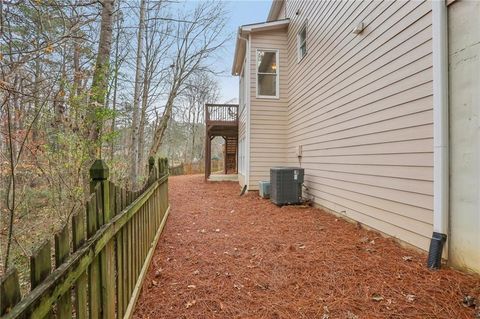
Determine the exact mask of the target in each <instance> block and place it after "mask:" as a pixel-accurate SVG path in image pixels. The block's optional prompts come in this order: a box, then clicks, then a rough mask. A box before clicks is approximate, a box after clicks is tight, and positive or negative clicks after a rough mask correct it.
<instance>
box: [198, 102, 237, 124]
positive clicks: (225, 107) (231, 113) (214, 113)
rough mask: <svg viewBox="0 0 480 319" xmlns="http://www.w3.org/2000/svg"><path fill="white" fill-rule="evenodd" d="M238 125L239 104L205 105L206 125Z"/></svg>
mask: <svg viewBox="0 0 480 319" xmlns="http://www.w3.org/2000/svg"><path fill="white" fill-rule="evenodd" d="M212 122H213V123H218V124H220V123H222V122H223V123H237V122H238V104H205V123H206V124H207V125H208V124H210V123H212Z"/></svg>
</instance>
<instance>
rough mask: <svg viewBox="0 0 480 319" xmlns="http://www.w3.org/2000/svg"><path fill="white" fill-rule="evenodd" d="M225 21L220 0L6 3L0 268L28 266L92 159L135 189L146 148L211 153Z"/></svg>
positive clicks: (83, 185)
mask: <svg viewBox="0 0 480 319" xmlns="http://www.w3.org/2000/svg"><path fill="white" fill-rule="evenodd" d="M225 21H226V11H225V8H224V6H223V4H222V3H221V2H219V1H210V2H208V1H202V2H189V3H187V4H186V3H185V2H182V1H171V0H160V1H158V0H136V1H130V0H99V1H91V0H10V1H0V72H1V74H0V103H1V104H0V150H1V152H0V154H1V155H0V179H1V180H0V182H1V189H0V275H1V274H2V273H4V272H5V271H6V270H7V269H8V267H10V266H13V265H15V266H16V267H17V268H19V270H20V275H21V276H26V275H27V274H26V273H24V272H23V271H22V270H23V269H26V267H25V266H26V265H27V264H28V262H29V256H30V254H31V251H32V248H34V247H33V245H35V244H39V243H41V242H42V240H43V239H45V238H47V237H49V236H50V235H51V234H52V233H53V232H54V231H55V230H58V229H59V227H60V226H61V225H63V224H64V223H65V222H66V221H67V220H68V219H69V217H70V216H71V214H72V212H74V211H75V210H76V209H78V208H79V207H82V205H83V203H84V199H85V198H86V196H87V195H88V192H89V187H88V184H89V174H88V169H89V166H90V165H91V163H92V162H93V160H94V159H95V158H100V157H101V158H103V159H104V160H106V161H107V163H108V165H109V167H110V176H111V179H113V180H114V181H115V182H116V183H118V184H119V185H124V186H127V187H130V188H136V187H139V186H140V185H141V184H142V183H143V180H144V179H145V175H146V171H147V159H148V157H149V156H159V155H162V156H165V155H166V156H168V157H169V159H170V160H171V162H173V163H191V162H198V161H203V156H204V153H203V152H204V150H203V146H204V138H205V132H204V131H205V127H204V123H203V120H204V104H205V103H213V102H217V101H218V99H219V87H218V83H217V80H216V75H217V73H216V71H215V61H216V57H217V56H218V55H219V54H221V51H222V48H223V45H224V44H225V42H226V41H227V40H228V38H229V36H231V35H229V34H226V33H225V31H224V26H225ZM216 144H219V142H217V143H216ZM214 149H216V150H217V153H218V154H221V148H220V146H219V145H217V146H216V148H215V147H214ZM24 288H25V287H24Z"/></svg>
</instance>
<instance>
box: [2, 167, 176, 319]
mask: <svg viewBox="0 0 480 319" xmlns="http://www.w3.org/2000/svg"><path fill="white" fill-rule="evenodd" d="M149 170H150V175H149V178H148V180H147V182H146V184H145V185H144V186H143V187H142V188H141V189H140V190H138V191H135V192H132V191H128V190H125V189H122V188H120V187H118V186H116V185H115V184H113V183H112V182H110V181H109V180H108V167H107V166H106V164H105V163H104V162H103V161H101V160H97V161H96V162H95V163H94V164H93V166H92V168H91V169H90V177H91V185H90V186H91V193H92V194H91V196H90V198H89V200H88V201H87V203H86V209H84V210H81V211H78V212H76V213H75V214H74V215H73V216H72V219H71V224H70V225H66V226H65V227H64V228H63V229H62V230H61V231H60V232H58V233H57V234H55V236H54V252H55V253H54V255H55V268H54V269H52V268H53V267H52V265H51V257H52V252H51V242H50V241H47V242H45V243H43V244H42V245H41V246H40V247H39V248H38V249H37V250H36V251H35V252H34V254H33V255H32V256H31V259H30V279H31V287H32V290H31V291H30V292H29V293H28V294H26V295H25V296H24V297H23V298H22V296H21V293H20V285H19V280H18V273H17V271H16V269H15V268H12V269H10V270H9V271H8V272H7V273H6V274H5V275H4V276H3V277H2V278H0V319H13V318H22V319H23V318H52V317H56V318H59V319H64V318H72V317H75V318H78V319H84V318H130V317H131V315H132V313H133V309H134V306H135V302H136V300H137V297H138V294H139V292H140V287H141V284H142V282H143V279H144V276H145V274H146V270H147V268H148V265H149V263H150V260H151V257H152V255H153V251H154V249H155V246H156V243H157V242H158V239H159V237H160V234H161V232H162V229H163V227H164V225H165V222H166V219H167V217H168V213H169V205H168V161H167V160H166V159H163V158H162V159H159V160H158V161H155V160H154V159H153V158H151V159H150V160H149ZM70 231H71V236H70ZM71 248H72V252H70V250H71Z"/></svg>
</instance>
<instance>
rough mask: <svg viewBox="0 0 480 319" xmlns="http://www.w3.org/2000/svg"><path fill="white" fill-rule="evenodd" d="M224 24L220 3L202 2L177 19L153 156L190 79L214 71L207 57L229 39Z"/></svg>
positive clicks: (151, 151) (154, 138) (151, 150)
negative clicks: (169, 71)
mask: <svg viewBox="0 0 480 319" xmlns="http://www.w3.org/2000/svg"><path fill="white" fill-rule="evenodd" d="M224 25H225V12H224V10H223V4H222V3H221V2H218V3H206V2H205V3H200V4H199V5H198V6H197V8H196V9H195V10H194V12H193V13H192V14H191V15H186V16H185V17H184V19H183V21H178V22H177V27H176V31H175V38H176V43H175V49H176V55H175V57H174V59H173V61H172V65H171V66H172V70H171V74H170V81H169V91H168V95H167V98H166V102H165V108H164V110H163V115H162V118H161V120H160V123H159V125H158V126H157V127H156V129H155V132H154V136H153V141H152V145H151V147H150V152H149V154H150V155H155V154H156V153H157V152H158V151H159V148H160V145H161V144H162V140H163V137H164V134H165V130H166V129H167V126H168V123H169V121H170V118H171V117H172V110H173V106H174V103H175V101H176V99H177V97H178V95H179V94H180V93H181V92H182V91H183V90H184V89H185V84H186V83H187V80H188V79H189V78H190V77H192V76H193V75H194V74H195V73H198V72H208V71H211V67H210V65H208V58H209V57H211V56H212V55H213V54H214V53H215V52H216V51H217V50H218V49H219V48H221V47H222V45H223V44H224V43H225V41H226V40H227V38H226V37H225V36H224V34H223V28H224Z"/></svg>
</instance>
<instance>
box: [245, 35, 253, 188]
mask: <svg viewBox="0 0 480 319" xmlns="http://www.w3.org/2000/svg"><path fill="white" fill-rule="evenodd" d="M246 41H247V45H246V48H245V50H246V51H245V56H246V63H247V70H246V71H247V73H246V74H247V77H246V78H247V90H246V91H247V92H246V100H247V104H246V109H247V119H246V121H247V127H246V130H247V134H246V135H247V138H246V145H245V164H246V165H245V181H246V183H245V184H246V185H247V191H248V190H249V189H250V130H251V126H250V113H251V109H250V106H251V100H250V95H251V94H250V90H251V89H250V81H251V77H252V76H251V73H250V72H251V70H250V59H251V53H250V33H249V34H248V38H247V40H246Z"/></svg>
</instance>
